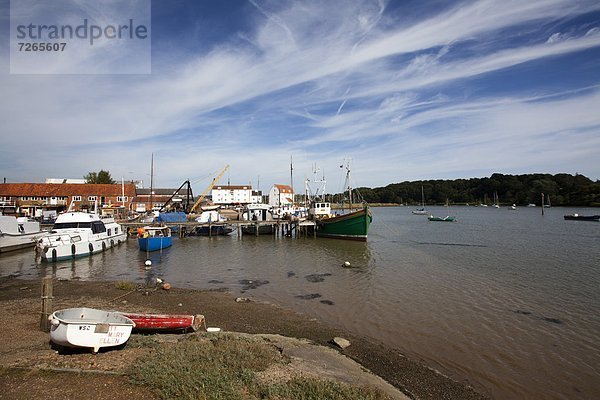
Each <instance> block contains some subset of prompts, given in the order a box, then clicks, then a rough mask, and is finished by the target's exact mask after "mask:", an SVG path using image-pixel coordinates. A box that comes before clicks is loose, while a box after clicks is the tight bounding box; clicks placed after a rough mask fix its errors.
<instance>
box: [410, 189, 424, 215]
mask: <svg viewBox="0 0 600 400" xmlns="http://www.w3.org/2000/svg"><path fill="white" fill-rule="evenodd" d="M412 213H413V214H414V215H427V214H428V212H427V210H425V192H423V185H421V208H417V209H416V210H413V211H412Z"/></svg>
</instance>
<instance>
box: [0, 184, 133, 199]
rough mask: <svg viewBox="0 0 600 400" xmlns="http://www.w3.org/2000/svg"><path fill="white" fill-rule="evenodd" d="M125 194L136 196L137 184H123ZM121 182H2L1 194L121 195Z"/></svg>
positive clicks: (13, 195)
mask: <svg viewBox="0 0 600 400" xmlns="http://www.w3.org/2000/svg"><path fill="white" fill-rule="evenodd" d="M123 188H124V191H125V196H129V197H130V198H131V197H133V196H135V184H133V183H126V184H124V185H123ZM121 194H122V187H121V184H103V183H98V184H91V183H0V196H10V197H21V196H44V197H58V196H73V195H75V196H121Z"/></svg>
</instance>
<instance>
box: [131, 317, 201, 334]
mask: <svg viewBox="0 0 600 400" xmlns="http://www.w3.org/2000/svg"><path fill="white" fill-rule="evenodd" d="M121 315H123V316H125V317H127V318H129V319H130V320H132V321H133V322H134V323H135V327H134V331H136V332H143V333H150V332H195V331H197V330H198V329H200V327H201V326H202V324H203V323H204V315H200V314H197V315H172V314H139V313H125V312H122V313H121Z"/></svg>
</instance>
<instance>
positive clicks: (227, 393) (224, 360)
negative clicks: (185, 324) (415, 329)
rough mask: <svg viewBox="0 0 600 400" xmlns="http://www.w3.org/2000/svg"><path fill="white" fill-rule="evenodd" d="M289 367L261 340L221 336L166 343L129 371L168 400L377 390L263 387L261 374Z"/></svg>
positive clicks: (363, 394)
mask: <svg viewBox="0 0 600 400" xmlns="http://www.w3.org/2000/svg"><path fill="white" fill-rule="evenodd" d="M283 362H286V360H284V359H283V358H282V356H281V355H280V353H279V351H278V350H277V349H276V348H275V347H274V346H271V345H269V344H267V343H265V342H263V341H262V340H259V339H252V338H240V337H235V336H232V335H219V336H216V337H210V338H198V337H193V338H191V339H190V340H186V341H182V342H179V343H177V344H171V343H169V344H163V345H161V346H160V347H157V348H153V349H151V350H150V351H149V353H148V354H147V355H146V356H144V357H141V358H140V359H138V360H137V361H136V362H135V363H134V365H133V366H132V368H131V369H130V371H129V376H130V377H131V379H132V381H133V382H134V383H137V384H140V385H144V386H147V387H151V388H153V389H154V390H155V391H156V392H157V393H158V394H159V396H160V397H161V398H164V399H174V398H177V399H211V400H212V399H270V400H286V399H290V400H292V399H294V400H295V399H301V400H312V399H315V400H317V399H319V400H321V399H332V400H337V399H364V400H375V399H377V400H379V399H385V398H386V397H385V396H384V395H383V394H381V393H380V392H378V391H374V390H372V389H367V388H355V387H349V386H346V385H342V384H339V383H336V382H332V381H322V380H317V379H306V378H296V379H292V380H290V381H288V382H285V383H269V384H267V383H261V381H260V380H259V379H258V378H257V373H258V372H261V371H264V370H266V369H267V368H268V367H269V366H270V365H272V364H274V363H283Z"/></svg>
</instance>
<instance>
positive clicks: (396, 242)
mask: <svg viewBox="0 0 600 400" xmlns="http://www.w3.org/2000/svg"><path fill="white" fill-rule="evenodd" d="M411 210H412V209H411V208H409V207H396V208H375V209H373V215H374V221H373V224H372V225H371V227H372V229H371V232H370V233H369V242H368V243H354V242H346V241H338V240H324V239H318V240H314V239H312V238H309V239H304V238H302V239H296V238H294V239H290V238H274V237H271V236H268V237H258V238H256V237H247V236H245V237H241V238H239V237H238V236H237V235H235V234H232V235H230V236H226V237H219V238H212V239H210V238H205V237H194V238H186V239H176V240H174V245H173V247H172V248H171V249H168V250H166V251H164V252H163V253H162V254H158V253H153V254H151V259H152V261H153V267H152V269H151V270H149V271H147V270H145V269H144V260H145V258H146V254H145V253H143V252H140V251H139V250H138V248H137V243H136V242H135V240H129V241H128V242H127V243H126V244H125V245H123V246H121V247H119V248H117V249H114V250H111V251H108V252H106V253H104V254H101V255H96V256H94V257H91V258H86V259H79V260H76V261H72V262H71V261H66V262H61V263H57V264H54V265H53V264H37V263H36V261H35V259H34V257H33V251H23V252H17V253H9V254H8V255H2V256H1V257H0V264H1V266H0V274H1V275H2V276H7V275H13V274H14V275H20V276H21V277H24V278H38V277H40V276H42V275H46V274H53V275H55V276H57V277H59V278H70V279H71V278H78V279H84V280H93V279H98V280H104V279H108V280H135V281H138V282H140V283H142V282H151V281H152V280H153V279H154V278H155V277H157V276H161V277H163V278H165V279H166V280H167V281H169V282H170V283H172V284H174V285H176V286H183V287H190V288H199V289H206V288H222V287H227V288H230V289H231V290H232V291H233V293H235V294H237V293H243V295H244V296H248V297H252V298H255V299H257V300H262V301H268V302H271V303H275V304H278V305H281V306H284V307H287V308H290V309H293V310H296V311H300V312H303V313H305V314H308V315H311V316H314V317H317V318H319V319H322V320H324V321H328V322H329V323H331V324H334V325H336V326H340V327H343V328H345V329H348V330H350V331H353V332H355V333H359V334H362V335H367V336H371V337H374V338H376V339H378V340H380V341H382V342H384V343H386V344H387V345H389V346H392V347H394V348H397V349H399V350H400V351H402V352H403V353H405V354H407V355H409V356H412V357H414V358H416V359H421V360H423V361H425V362H426V363H427V364H429V365H431V366H433V367H435V368H437V369H439V370H441V371H443V372H445V373H447V374H449V375H450V376H452V377H454V378H456V379H458V380H461V381H468V382H469V383H471V384H473V385H474V386H475V387H477V388H478V389H479V390H480V391H482V392H484V393H487V394H488V395H490V396H492V397H494V398H497V399H517V398H518V399H525V398H527V399H529V398H531V399H534V398H535V399H598V398H600V340H599V334H600V240H599V239H600V223H594V222H580V221H564V220H563V217H562V216H563V214H567V213H572V212H579V213H581V214H593V213H598V210H593V209H591V210H583V209H578V210H574V209H564V208H551V209H547V210H546V215H545V216H542V215H541V209H540V208H520V209H518V210H517V211H509V210H508V209H506V208H502V209H493V208H480V207H455V208H451V209H450V211H451V213H452V214H453V215H456V216H457V217H458V222H457V223H444V222H428V221H427V219H426V217H423V216H415V215H412V214H411ZM430 210H432V211H434V214H440V215H445V211H444V209H443V208H441V207H440V208H437V209H435V208H431V209H430ZM436 211H437V212H436ZM344 261H349V262H350V263H351V264H352V268H343V267H342V266H341V265H342V264H343V263H344ZM198 311H199V312H201V311H202V310H198ZM207 319H208V320H209V322H210V315H207Z"/></svg>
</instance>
